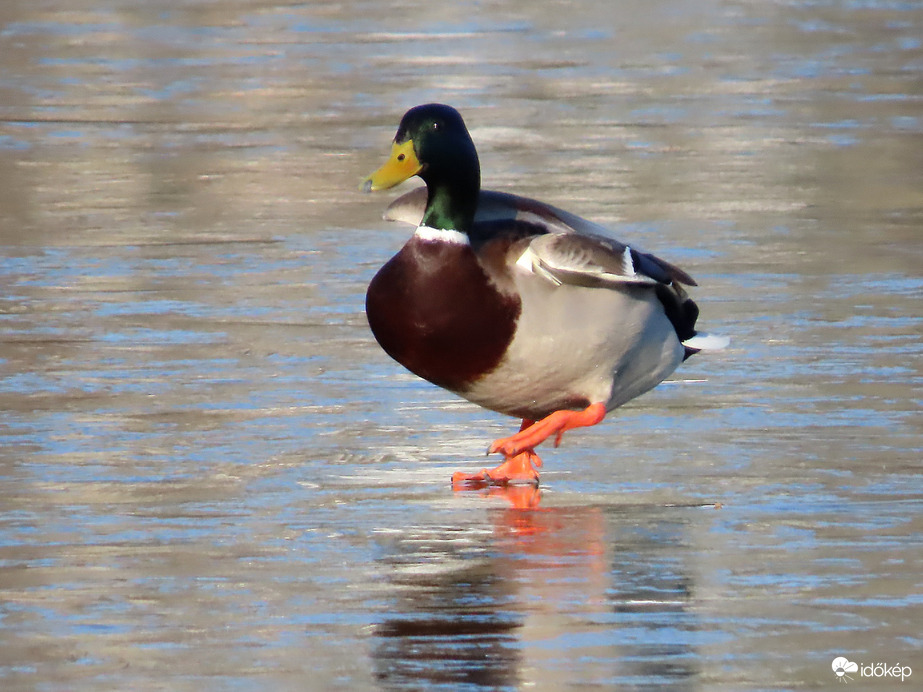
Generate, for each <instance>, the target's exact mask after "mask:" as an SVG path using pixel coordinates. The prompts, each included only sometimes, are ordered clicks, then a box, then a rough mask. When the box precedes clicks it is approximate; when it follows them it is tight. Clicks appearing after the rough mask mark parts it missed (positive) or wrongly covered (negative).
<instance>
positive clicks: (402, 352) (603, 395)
mask: <svg viewBox="0 0 923 692" xmlns="http://www.w3.org/2000/svg"><path fill="white" fill-rule="evenodd" d="M413 176H419V177H420V178H422V179H423V182H424V183H426V187H425V188H419V189H417V190H414V191H412V192H410V193H408V194H405V195H404V196H402V197H400V198H398V199H397V200H395V201H394V202H393V203H392V204H391V205H390V206H389V207H388V211H387V212H386V214H385V218H386V219H391V220H396V221H404V222H408V223H410V224H412V225H414V226H416V230H415V231H414V233H413V236H411V238H410V240H409V241H408V242H407V243H406V244H405V245H404V246H403V248H402V249H401V250H400V252H398V253H397V254H396V255H395V256H394V257H392V258H391V259H390V260H389V261H388V262H387V263H386V264H385V265H384V266H383V267H382V268H381V269H380V270H379V271H378V273H377V274H376V275H375V277H374V278H373V279H372V281H371V283H370V284H369V287H368V292H367V294H366V314H367V315H368V321H369V325H370V327H371V329H372V333H373V334H374V335H375V338H376V339H377V340H378V343H379V344H380V345H381V347H382V348H383V349H384V350H385V352H387V353H388V354H389V355H390V356H391V357H392V358H394V359H395V360H396V361H397V362H398V363H400V364H401V365H403V366H404V367H406V368H407V369H408V370H410V371H411V372H413V373H415V374H417V375H419V376H420V377H422V378H424V379H426V380H429V381H430V382H432V383H433V384H436V385H438V386H440V387H444V388H445V389H448V390H449V391H451V392H454V393H456V394H458V395H460V396H462V397H464V398H465V399H468V400H469V401H472V402H474V403H475V404H479V405H480V406H483V407H485V408H488V409H491V410H493V411H499V412H500V413H504V414H508V415H511V416H515V417H517V418H521V419H522V426H521V427H520V430H519V432H518V433H516V434H514V435H512V436H510V437H505V438H502V439H499V440H496V441H494V442H493V444H491V445H490V447H489V448H488V454H492V453H499V454H501V455H503V462H502V463H501V464H500V465H499V466H497V467H496V468H494V469H492V470H487V469H484V470H482V471H480V472H478V473H473V474H468V473H463V472H458V473H455V474H454V475H453V476H452V481H453V483H454V484H462V485H505V484H508V483H533V484H538V480H539V472H538V468H539V467H540V466H541V465H542V462H541V459H540V458H539V457H538V455H537V454H536V453H535V447H536V446H537V445H539V444H540V443H542V442H544V441H545V440H546V439H548V438H549V437H553V438H554V441H555V445H556V446H557V444H559V443H560V441H561V436H562V435H563V434H564V433H565V432H566V431H568V430H571V429H573V428H578V427H584V426H591V425H595V424H597V423H599V422H600V421H601V420H603V417H604V416H605V415H606V413H607V412H609V411H611V410H613V409H615V408H617V407H619V406H621V405H622V404H624V403H626V402H627V401H630V400H631V399H634V398H635V397H637V396H639V395H641V394H643V393H644V392H646V391H648V390H650V389H652V388H654V387H656V386H657V385H658V384H659V383H660V382H662V381H663V380H664V378H666V377H667V376H668V375H670V373H672V372H673V371H674V370H675V369H676V368H677V366H679V364H680V363H682V362H683V360H685V359H686V358H688V357H689V356H690V355H692V354H693V353H696V352H698V351H700V350H703V349H708V348H721V347H723V346H724V345H726V343H727V341H726V340H725V339H722V338H719V337H708V336H706V335H703V334H697V333H696V330H695V322H696V318H697V317H698V312H699V310H698V307H697V306H696V304H695V303H694V302H693V301H692V300H691V299H690V298H689V297H688V296H687V295H686V291H685V289H684V288H683V286H684V285H685V286H694V285H696V284H695V281H693V279H692V277H690V276H689V275H688V274H687V273H686V272H684V271H683V270H682V269H680V268H679V267H676V266H674V265H672V264H670V263H669V262H665V261H664V260H662V259H660V258H658V257H655V256H654V255H650V254H646V253H644V252H640V251H639V250H637V249H635V248H632V247H629V246H628V245H626V244H624V243H621V242H619V241H617V240H614V239H612V238H611V237H608V236H607V235H606V230H605V229H604V228H602V227H600V226H598V225H596V224H594V223H591V222H589V221H586V220H584V219H582V218H580V217H579V216H575V215H574V214H570V213H568V212H565V211H563V210H561V209H557V208H555V207H553V206H551V205H548V204H544V203H542V202H538V201H536V200H533V199H528V198H525V197H518V196H516V195H512V194H506V193H501V192H493V191H489V190H481V189H480V185H481V180H480V164H479V161H478V155H477V150H476V149H475V146H474V143H473V142H472V140H471V137H470V135H469V134H468V130H467V128H466V127H465V123H464V121H463V120H462V117H461V115H460V114H459V113H458V111H456V110H455V109H454V108H451V107H450V106H445V105H441V104H427V105H422V106H417V107H415V108H411V109H410V110H409V111H407V113H406V114H405V115H404V117H403V118H402V119H401V122H400V126H399V127H398V129H397V135H396V136H395V137H394V142H393V144H392V147H391V156H390V158H389V159H388V161H387V162H386V163H385V164H384V165H383V166H382V167H381V168H379V169H378V170H377V171H375V172H374V173H372V175H370V176H369V177H368V178H366V179H365V180H364V181H363V183H362V185H361V189H363V190H364V191H367V192H368V191H374V190H385V189H388V188H391V187H394V186H395V185H397V184H399V183H401V182H403V181H405V180H407V179H408V178H411V177H413Z"/></svg>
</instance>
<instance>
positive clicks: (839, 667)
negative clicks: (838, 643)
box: [830, 656, 859, 682]
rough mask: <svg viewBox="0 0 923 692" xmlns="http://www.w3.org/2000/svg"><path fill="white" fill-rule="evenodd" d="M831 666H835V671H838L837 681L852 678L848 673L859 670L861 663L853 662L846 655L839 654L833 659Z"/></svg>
mask: <svg viewBox="0 0 923 692" xmlns="http://www.w3.org/2000/svg"><path fill="white" fill-rule="evenodd" d="M830 667H831V668H833V672H834V673H836V679H837V682H846V681H848V680H852V678H851V677H850V676H848V675H847V673H856V672H858V671H859V664H858V663H853V662H852V661H850V660H849V659H848V658H846V657H844V656H837V657H836V658H835V659H833V663H831V664H830Z"/></svg>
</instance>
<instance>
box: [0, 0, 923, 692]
mask: <svg viewBox="0 0 923 692" xmlns="http://www.w3.org/2000/svg"><path fill="white" fill-rule="evenodd" d="M921 36H923V6H921V5H920V4H919V3H915V2H876V1H870V2H850V3H833V2H831V3H824V2H807V1H805V2H782V1H779V2H766V3H749V2H703V3H682V2H669V1H657V2H646V3H640V2H625V3H617V4H616V3H613V4H607V3H595V2H570V3H565V2H553V1H538V2H529V3H524V2H512V3H510V2H502V3H501V2H479V3H475V2H456V3H428V4H422V3H412V2H400V1H394V2H344V3H307V4H297V3H296V4H284V3H280V4H274V3H269V2H265V1H263V0H252V1H248V0H226V1H225V0H215V1H214V2H205V1H204V0H203V1H195V0H189V1H186V2H166V1H165V0H147V1H146V2H140V1H139V0H110V1H109V2H89V1H86V0H84V1H80V0H77V1H76V2H73V1H72V2H67V3H64V2H53V1H51V0H45V1H42V0H39V1H37V2H25V1H15V0H14V1H11V2H4V3H3V4H2V5H0V94H2V99H0V244H2V260H0V377H2V380H0V476H2V480H0V508H2V512H0V686H2V687H3V689H4V690H65V689H66V690H83V689H86V690H99V689H124V690H127V689H131V690H154V689H169V690H192V689H195V690H200V689H203V688H205V689H257V688H269V689H318V690H320V689H342V690H372V689H381V690H411V689H447V690H448V689H451V690H459V689H466V690H481V689H484V690H486V689H537V690H563V689H586V688H590V689H639V690H640V689H672V690H685V689H689V690H692V689H727V690H738V689H791V688H812V689H816V688H824V687H832V686H834V685H835V684H836V682H837V678H836V676H835V674H834V673H833V671H832V669H831V661H832V659H833V658H834V657H836V656H840V655H842V656H846V657H847V658H849V659H850V660H851V661H856V662H859V663H871V662H880V661H881V662H888V663H890V664H892V665H895V664H901V665H906V666H911V667H912V668H913V669H914V670H915V671H916V677H919V676H920V675H923V654H921V636H920V622H921V620H923V596H921V594H923V584H921V580H923V579H921V576H920V575H921V573H923V558H921V547H923V539H921V531H923V514H921V508H923V492H921V466H920V458H921V456H923V455H921V451H923V430H921V420H923V418H921V396H920V391H921V381H923V378H921V351H923V348H921V333H923V329H921V323H923V318H921V311H920V305H921V302H920V301H921V296H923V271H921V267H923V243H921V227H923V108H921V105H923V87H921V85H923V82H921V80H920V74H921V72H923V39H921ZM434 100H438V101H443V102H449V103H452V104H453V105H455V106H457V107H458V108H460V109H461V110H462V111H463V113H464V115H465V116H466V119H467V121H468V123H469V125H470V127H471V131H472V135H473V137H474V139H475V141H476V143H477V144H478V146H479V150H480V152H481V159H482V168H483V171H484V178H485V185H486V186H488V187H491V188H496V189H503V190H508V191H513V192H518V193H520V194H526V195H531V196H535V197H538V198H541V199H544V200H547V201H548V202H551V203H552V204H556V205H558V206H561V207H564V208H566V209H569V210H572V211H575V212H578V213H580V214H582V215H584V216H586V217H588V218H592V219H594V220H597V221H600V222H603V223H605V224H607V225H609V226H610V227H611V228H612V229H613V231H614V233H615V234H616V235H617V236H619V237H621V238H623V239H626V240H629V241H631V242H632V243H636V244H638V245H640V246H642V247H645V248H647V249H649V250H651V251H654V252H656V253H658V254H660V255H661V256H663V257H665V258H667V259H670V260H672V261H675V262H677V263H679V264H681V265H682V266H683V267H685V268H686V269H688V270H689V271H690V273H691V274H692V275H693V276H695V277H696V279H697V280H698V281H699V284H700V287H699V288H698V289H697V290H696V292H695V296H696V298H697V300H698V301H699V303H700V306H701V307H702V322H701V323H702V324H703V325H704V326H706V328H707V329H708V330H709V331H714V332H718V333H723V334H727V335H729V336H731V337H732V339H733V343H732V348H730V349H729V350H727V351H725V352H722V353H720V354H712V355H709V356H707V357H706V356H700V357H696V358H693V359H692V360H690V361H689V362H688V363H686V364H685V365H684V366H683V367H682V368H681V369H680V370H679V371H678V372H677V373H676V374H675V375H674V377H673V379H672V380H671V381H669V382H667V383H665V384H663V385H662V386H661V387H659V388H658V389H657V390H655V391H654V392H652V393H650V394H648V395H646V396H645V397H643V398H641V399H640V400H637V401H635V402H633V403H631V404H629V405H628V406H626V407H625V408H623V409H621V410H619V411H618V412H616V413H615V414H613V415H611V416H610V417H609V419H608V420H607V422H606V423H604V424H602V425H600V426H598V427H596V428H592V429H587V430H580V431H575V432H573V433H569V434H568V436H567V437H566V439H565V441H564V444H563V445H562V447H561V448H560V449H558V450H553V449H549V450H546V451H545V453H544V454H543V457H544V459H545V470H544V472H543V474H542V480H543V485H542V489H541V491H540V492H532V491H531V490H528V489H518V490H516V491H512V492H510V491H501V490H497V491H494V492H492V493H487V492H459V493H453V492H452V490H451V488H450V485H449V483H448V478H449V476H450V474H451V472H452V471H454V470H459V469H468V470H477V469H479V468H481V467H482V466H483V465H484V464H485V463H487V462H485V460H484V458H483V456H481V455H482V453H483V450H484V449H485V448H486V445H487V443H488V442H489V441H490V440H492V439H493V438H495V437H498V436H500V435H504V434H507V433H508V432H509V431H511V430H513V429H515V421H511V420H509V419H503V418H502V417H500V416H497V415H495V414H491V413H488V412H485V411H481V410H479V409H477V408H476V407H473V406H471V405H469V404H467V403H465V402H461V401H459V400H456V399H454V398H453V397H451V396H450V395H448V394H446V393H444V392H442V391H440V390H437V389H435V388H433V387H431V386H430V385H427V384H425V383H423V382H420V381H418V380H416V379H415V378H413V377H412V376H410V375H408V374H406V373H404V372H403V371H402V370H401V369H400V368H399V367H397V366H396V365H395V364H393V363H392V362H390V361H389V360H388V358H387V357H386V356H385V355H384V354H383V353H382V352H381V351H380V350H379V348H378V347H377V345H376V344H375V343H374V342H373V341H372V339H371V336H370V334H369V332H368V329H367V326H366V323H365V317H364V314H363V312H362V306H363V302H364V290H365V285H366V283H367V282H368V280H369V279H370V277H371V276H372V275H373V274H374V272H375V270H376V268H377V267H378V266H380V264H382V263H383V262H384V261H385V260H386V259H387V257H389V256H390V254H392V253H393V252H394V251H396V249H397V248H398V247H399V246H400V244H401V243H402V242H403V239H404V238H405V237H406V235H407V229H405V228H399V227H396V226H389V225H388V224H386V223H384V222H382V221H380V220H379V217H380V214H381V211H382V210H383V208H384V207H385V205H386V204H387V202H388V200H389V199H390V197H389V196H387V195H381V196H379V195H376V196H362V195H360V194H358V193H357V192H355V190H356V184H357V182H358V181H359V179H360V178H361V177H362V176H363V175H364V174H366V173H368V172H369V171H370V170H372V169H373V168H375V167H376V166H377V165H378V164H379V163H380V162H381V161H382V160H383V158H384V156H385V155H386V154H387V151H388V144H389V142H390V139H391V137H392V136H393V132H394V129H395V127H396V124H397V122H398V120H399V118H400V115H401V114H402V113H403V111H404V110H405V109H406V108H407V107H409V106H412V105H415V104H417V103H421V102H426V101H434ZM854 677H860V674H859V673H855V674H854ZM855 682H859V683H861V684H863V685H865V688H866V689H871V688H872V686H875V685H877V686H878V688H879V689H891V688H894V689H904V688H907V687H909V685H911V684H912V683H910V682H904V683H901V682H899V681H894V680H892V679H878V680H856V681H855ZM902 685H903V686H902Z"/></svg>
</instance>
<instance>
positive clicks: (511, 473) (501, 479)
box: [452, 420, 542, 488]
mask: <svg viewBox="0 0 923 692" xmlns="http://www.w3.org/2000/svg"><path fill="white" fill-rule="evenodd" d="M534 424H535V421H531V420H524V421H523V422H522V426H521V427H520V428H519V431H520V432H522V431H523V430H525V429H526V428H528V427H530V426H532V425H534ZM504 457H505V458H504V460H503V463H502V464H500V465H499V466H497V467H496V468H494V469H491V470H490V471H488V470H487V469H483V470H482V471H480V472H479V473H472V474H468V473H464V472H462V471H457V472H455V473H453V474H452V485H453V486H455V485H458V486H466V487H474V488H482V487H484V486H486V485H510V484H519V483H528V484H529V485H538V471H536V468H539V467H541V465H542V460H541V459H539V456H538V454H536V453H535V452H534V451H533V450H532V449H521V450H519V451H518V452H516V453H515V454H504Z"/></svg>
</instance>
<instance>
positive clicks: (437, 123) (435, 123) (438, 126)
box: [433, 122, 442, 131]
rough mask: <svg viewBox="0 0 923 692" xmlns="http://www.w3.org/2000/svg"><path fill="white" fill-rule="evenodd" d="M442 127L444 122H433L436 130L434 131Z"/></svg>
mask: <svg viewBox="0 0 923 692" xmlns="http://www.w3.org/2000/svg"><path fill="white" fill-rule="evenodd" d="M441 128H442V124H441V123H439V122H433V130H434V131H436V130H439V129H441Z"/></svg>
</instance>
